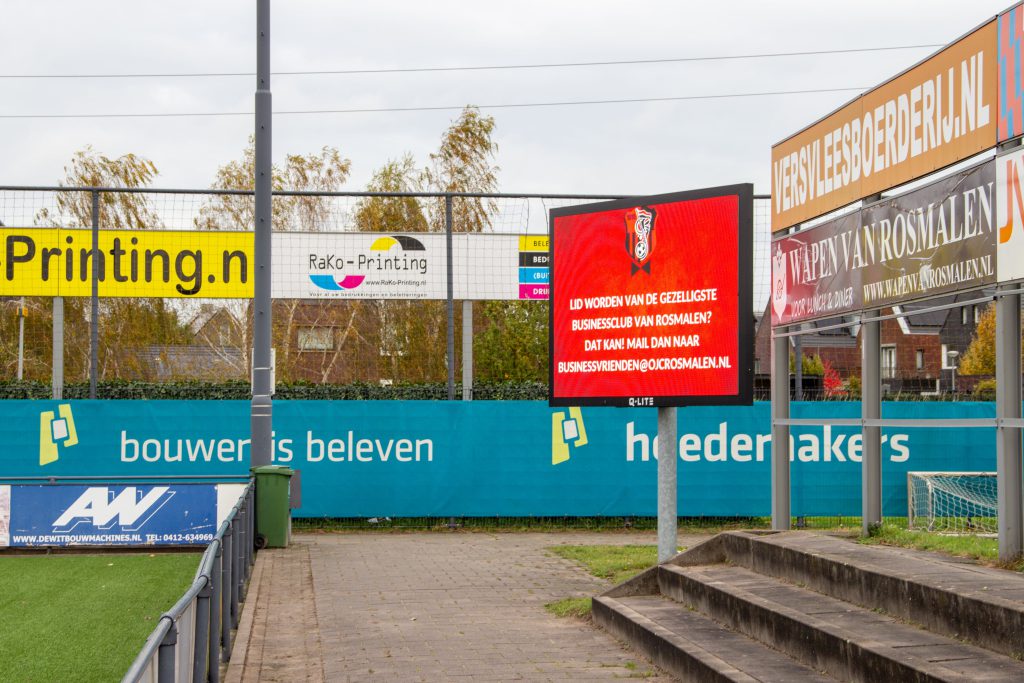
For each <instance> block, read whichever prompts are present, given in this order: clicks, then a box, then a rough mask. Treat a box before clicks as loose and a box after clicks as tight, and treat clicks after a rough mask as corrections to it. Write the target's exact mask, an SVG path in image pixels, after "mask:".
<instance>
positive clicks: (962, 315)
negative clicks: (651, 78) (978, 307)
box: [960, 306, 969, 325]
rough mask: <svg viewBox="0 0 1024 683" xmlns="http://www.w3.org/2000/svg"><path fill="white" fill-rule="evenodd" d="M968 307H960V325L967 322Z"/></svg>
mask: <svg viewBox="0 0 1024 683" xmlns="http://www.w3.org/2000/svg"><path fill="white" fill-rule="evenodd" d="M968 308H969V307H968V306H964V307H963V308H961V309H960V324H961V325H966V324H967V309H968Z"/></svg>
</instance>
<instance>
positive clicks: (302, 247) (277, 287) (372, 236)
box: [272, 232, 547, 300]
mask: <svg viewBox="0 0 1024 683" xmlns="http://www.w3.org/2000/svg"><path fill="white" fill-rule="evenodd" d="M273 239H274V242H273V250H274V252H273V253H274V256H273V259H274V260H273V268H274V278H273V291H272V296H273V297H274V298H278V299H435V300H442V299H446V298H447V297H448V272H447V267H448V260H447V244H446V238H445V235H443V234H437V233H429V234H425V233H416V234H380V233H294V232H287V233H275V234H274V236H273ZM527 239H529V240H533V241H536V240H538V239H542V240H543V241H544V246H545V248H546V241H547V237H546V236H533V237H530V238H526V237H525V236H520V235H492V234H485V235H479V234H457V235H453V236H452V264H453V270H452V284H453V291H454V298H455V299H459V300H466V299H469V300H485V299H506V300H509V299H510V300H516V299H520V298H547V265H546V264H547V261H546V259H543V260H539V261H537V262H538V263H542V264H543V267H530V268H524V267H523V265H524V264H526V265H533V264H532V263H530V264H527V263H526V260H525V259H526V257H525V256H524V253H525V252H524V251H523V250H524V249H525V248H526V247H525V246H524V245H525V244H526V243H527V242H526V240H527ZM531 248H532V249H533V250H534V251H536V249H537V247H536V246H535V245H531ZM534 260H537V259H536V258H535V259H534ZM527 282H528V283H529V284H530V285H531V286H530V287H529V288H527V287H524V286H523V285H524V284H526V283H527ZM542 290H543V296H541V293H542Z"/></svg>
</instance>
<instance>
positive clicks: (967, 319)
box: [0, 188, 992, 400]
mask: <svg viewBox="0 0 1024 683" xmlns="http://www.w3.org/2000/svg"><path fill="white" fill-rule="evenodd" d="M610 198H611V197H593V196H576V197H571V196H566V197H557V196H550V195H476V196H474V195H449V196H447V198H446V195H443V194H429V193H316V192H279V193H276V194H275V196H274V202H273V212H274V237H275V260H274V264H273V269H274V273H273V278H274V281H275V289H278V290H280V291H277V292H276V293H275V298H274V340H273V346H274V350H275V362H276V380H277V383H278V386H279V387H289V388H294V387H304V388H302V389H300V390H298V391H297V392H296V391H293V392H292V393H293V394H294V395H296V396H313V395H316V392H315V391H313V390H312V389H309V387H325V386H339V385H364V386H367V387H408V386H410V385H416V386H419V387H421V391H420V393H418V394H417V396H418V397H419V396H433V397H437V398H445V397H447V396H448V395H449V393H450V391H451V389H452V387H453V385H457V386H456V388H457V389H458V391H457V393H458V395H460V396H461V395H463V393H465V395H467V396H468V395H470V393H473V394H474V395H477V396H478V397H481V396H480V393H481V392H482V394H483V395H485V396H489V397H495V396H502V395H504V394H507V393H508V392H507V391H505V392H504V393H503V392H502V391H501V390H496V389H494V388H493V387H494V386H496V385H505V384H509V383H513V384H521V385H522V386H523V389H522V391H514V392H512V394H511V396H513V397H516V398H543V396H544V390H545V387H544V385H545V383H546V381H547V364H548V342H547V337H548V334H547V325H548V310H547V303H546V300H545V299H544V298H543V297H541V298H539V299H525V298H519V295H518V294H517V293H516V289H515V286H514V285H515V284H517V283H516V282H512V283H511V285H512V288H511V289H510V283H509V278H510V277H511V278H512V279H513V280H515V277H516V274H517V272H518V270H517V267H516V266H517V265H519V266H524V267H527V268H528V269H529V266H535V265H537V264H541V263H543V264H546V259H544V260H533V261H528V260H521V261H520V262H519V263H518V264H516V263H515V262H512V263H510V262H509V254H508V251H509V249H510V248H511V247H509V246H508V245H509V242H508V241H507V240H509V239H515V238H518V237H520V236H528V237H529V236H533V237H540V238H543V237H544V236H546V235H547V231H548V210H549V209H551V208H554V207H560V206H566V205H573V204H582V203H588V202H591V201H595V200H599V199H610ZM769 201H770V199H769V198H767V197H758V198H757V199H756V200H755V206H754V298H753V301H754V310H752V311H750V315H752V316H753V317H754V318H755V320H756V321H757V324H756V329H757V334H756V339H755V398H757V399H759V400H768V391H769V383H770V380H769V376H768V352H769V346H770V336H771V335H770V323H769V322H768V321H769V320H770V312H769V310H768V300H769V281H770V278H771V272H770V250H771V235H770V229H769V225H770V211H769V209H770V206H769ZM94 207H95V208H96V209H98V211H97V220H95V221H94V215H93V214H94V211H93V209H94ZM449 209H450V214H451V215H450V224H449V222H448V221H449V218H448V213H449ZM0 222H2V223H3V224H4V226H6V227H4V228H3V229H2V230H3V236H4V243H3V247H2V253H0V262H2V265H0V283H2V288H3V289H2V291H4V292H5V293H6V294H8V296H4V297H2V298H0V373H2V378H3V379H5V380H17V379H19V378H20V379H23V380H24V382H27V383H28V384H22V385H19V386H17V387H14V388H6V389H4V390H0V393H3V392H4V391H6V393H7V395H10V396H28V395H32V396H35V395H38V394H40V393H46V394H48V393H49V389H48V387H49V386H50V385H51V382H52V378H53V376H54V362H55V361H56V362H57V363H58V374H60V372H59V371H60V367H59V364H60V363H61V362H62V363H63V373H62V374H63V382H64V383H65V384H66V385H67V392H68V396H69V397H70V396H78V395H91V394H92V392H93V391H96V392H98V393H97V394H96V395H98V396H100V397H102V396H111V397H115V396H125V395H126V394H125V392H126V391H129V392H130V391H135V392H136V393H138V392H142V393H144V394H148V395H153V396H160V395H167V394H166V391H167V386H169V385H174V384H179V383H182V382H189V383H195V382H201V383H208V384H210V383H212V384H217V385H218V388H208V389H206V390H205V393H206V394H208V395H209V396H210V397H224V396H232V397H233V396H234V395H235V394H236V393H239V392H242V395H243V396H244V388H243V387H241V386H239V385H241V384H243V383H244V384H247V383H248V380H249V367H250V363H251V360H250V358H251V347H252V340H251V334H252V333H251V329H252V325H251V298H248V297H247V296H246V295H245V292H246V291H247V290H246V289H245V287H244V285H245V284H246V283H244V282H242V281H241V280H242V278H243V275H242V266H243V261H244V259H246V258H249V256H248V255H247V253H246V252H245V247H244V244H245V243H246V240H248V241H249V243H251V229H252V225H253V223H254V217H253V197H252V194H251V193H250V192H245V191H213V190H168V191H156V190H117V189H90V188H6V189H0ZM449 225H450V232H451V235H452V237H453V240H450V241H449V244H446V243H445V242H446V240H447V237H448V234H449ZM94 227H95V228H96V232H97V238H98V239H97V245H96V246H97V247H98V251H99V252H100V256H99V257H98V258H97V259H96V266H97V267H95V268H94V267H93V265H92V261H93V256H92V248H93V228H94ZM420 234H422V235H423V236H424V237H423V239H421V240H417V241H418V242H421V243H423V245H425V247H424V248H425V249H426V251H428V252H429V251H430V250H431V249H434V248H440V249H442V250H445V249H450V250H451V253H452V259H451V264H452V272H451V274H450V277H444V275H446V274H443V273H442V274H441V275H442V276H441V277H440V278H439V279H438V277H432V278H429V277H425V276H424V274H423V273H421V272H419V271H421V270H423V269H424V268H425V267H426V266H425V265H424V263H423V261H422V260H421V259H417V258H416V254H413V253H412V252H407V251H404V249H405V247H403V246H402V245H401V244H399V245H397V246H396V247H395V249H396V250H399V251H403V255H404V256H405V257H406V258H405V259H404V261H403V263H404V265H406V266H408V267H407V268H406V271H407V272H408V273H409V276H410V277H409V279H408V282H411V283H412V284H411V285H409V286H408V287H406V288H405V293H404V294H402V295H401V296H402V297H403V298H388V297H382V296H366V297H361V298H357V297H348V296H346V297H344V298H335V297H334V294H336V293H337V292H329V291H324V292H321V291H319V290H317V291H316V292H313V293H312V294H311V293H309V292H308V291H307V292H306V293H303V292H299V294H300V295H299V296H290V295H289V294H295V293H296V292H295V291H293V290H295V288H294V287H293V288H292V289H291V290H289V289H288V288H287V287H283V286H282V287H280V288H278V287H277V283H284V282H304V283H306V284H307V285H308V284H309V276H310V275H311V274H312V270H313V269H314V267H315V266H324V267H323V268H322V269H321V272H322V273H326V274H328V275H329V274H330V273H332V272H334V273H335V274H337V273H343V272H344V268H343V267H342V268H339V267H338V266H339V265H341V264H339V263H337V262H335V261H334V260H332V257H335V258H336V257H337V256H338V254H334V253H332V252H331V248H332V246H333V245H335V244H336V240H337V238H338V237H339V236H362V237H366V236H373V237H376V236H393V235H420ZM119 236H123V239H120V240H119V239H118V237H119ZM470 236H472V237H470ZM140 237H142V238H143V239H142V240H141V241H140ZM147 237H148V238H149V241H147V239H145V238H147ZM464 238H466V239H464ZM503 239H504V240H505V241H501V240H503ZM488 240H491V241H488ZM293 244H294V245H298V246H294V247H293V246H290V245H293ZM405 246H406V247H407V246H409V245H405ZM289 250H291V251H303V258H301V259H296V258H285V257H288V256H289V255H291V256H294V254H291V252H290V251H289ZM312 254H317V255H318V257H319V258H320V259H321V261H320V262H319V263H314V264H311V263H309V262H308V261H307V260H305V259H306V257H307V256H309V257H311V255H312ZM370 255H372V254H369V253H367V254H364V256H370ZM376 255H377V256H381V254H376ZM388 256H389V255H387V254H385V255H384V256H382V258H387V257H388ZM519 256H523V254H519ZM512 258H513V259H514V258H515V254H513V256H512ZM332 268H333V271H332ZM533 270H535V271H536V272H535V273H533V274H532V275H533V276H534V277H537V278H541V279H540V280H538V282H541V283H546V280H545V279H544V278H546V272H544V271H546V268H545V267H541V268H537V269H533ZM524 272H525V271H524ZM93 273H96V274H97V278H98V282H96V283H95V286H96V290H97V291H96V296H95V298H94V297H93V291H92V290H93V286H94V283H93V282H92V274H93ZM433 275H435V276H436V275H437V274H436V273H434V274H433ZM325 277H327V275H325ZM324 282H326V285H327V286H333V287H341V284H332V282H333V281H330V280H325V281H324ZM26 283H30V284H28V285H26ZM154 283H155V284H154ZM159 285H164V287H163V288H162V289H160V287H159ZM172 285H174V286H176V287H177V293H175V295H174V296H166V295H160V294H161V293H163V294H166V292H167V291H168V288H169V287H171V286H172ZM249 286H250V288H251V283H249ZM364 286H365V285H364ZM232 288H234V289H232ZM449 288H450V289H451V291H450V292H449V291H448V290H449ZM57 291H59V292H60V293H61V294H62V296H60V297H59V298H57V297H56V295H55V294H54V293H55V292H57ZM172 293H173V290H172ZM22 294H24V295H25V296H21V295H22ZM971 298H972V297H971V295H970V294H964V295H958V297H957V298H955V299H954V298H951V300H953V301H954V303H955V301H956V300H959V299H962V300H963V301H964V302H969V301H970V299H971ZM55 307H56V308H57V311H56V316H55ZM986 310H987V309H986V306H985V305H984V304H978V303H965V304H964V305H963V306H958V307H954V308H949V309H946V310H943V311H939V312H936V311H926V312H923V313H920V314H914V309H913V307H912V306H905V307H903V312H904V313H905V314H907V315H905V317H903V318H900V319H893V320H891V321H887V322H886V323H885V325H883V329H882V345H883V348H882V356H883V357H882V361H883V374H884V376H885V378H884V381H883V391H884V393H885V394H886V396H887V397H889V398H892V399H897V400H949V399H953V398H958V397H965V396H970V397H977V398H983V399H986V398H990V397H989V395H988V394H990V393H992V392H991V391H990V389H991V387H990V384H991V382H986V381H985V380H986V379H988V378H987V377H985V376H984V375H980V376H979V375H964V374H962V373H960V374H958V372H957V370H958V363H959V360H958V359H959V358H960V357H962V356H963V354H965V353H966V351H967V349H968V347H969V346H970V344H971V342H972V340H973V339H974V338H975V336H977V331H978V327H979V325H980V324H981V323H982V320H983V319H984V317H985V315H986ZM55 318H56V319H57V320H55ZM55 322H56V323H57V324H56V326H55ZM762 322H763V323H764V324H762ZM837 322H849V321H843V320H824V321H819V322H815V323H807V324H806V327H808V328H812V329H811V331H810V332H809V333H807V334H804V335H801V336H800V337H794V338H793V343H794V353H793V357H794V359H795V358H796V356H798V355H799V356H800V357H802V358H803V362H802V363H801V366H800V368H799V370H800V372H797V367H796V363H795V360H794V363H793V367H792V369H793V375H794V377H793V378H792V379H791V382H792V395H793V397H794V398H802V399H804V400H856V399H858V398H859V377H860V350H859V345H858V333H859V330H858V327H857V325H855V324H849V325H846V326H842V327H836V326H835V325H836V323H837ZM55 330H56V332H57V334H58V335H62V337H63V342H64V343H63V358H62V359H60V358H57V357H56V355H55V346H54V344H53V339H54V332H55ZM470 354H472V355H471V359H472V363H471V373H470V374H469V375H464V374H463V368H464V365H466V362H465V361H466V360H468V358H467V357H469V356H470ZM798 374H799V375H800V377H799V381H798V378H797V377H796V375H798ZM125 382H129V383H133V386H135V387H136V388H135V389H126V388H125V387H124V386H121V385H122V384H123V383H125ZM93 383H95V387H96V388H95V390H94V389H93V387H92V384H93ZM112 383H116V384H118V385H119V386H112ZM140 383H156V384H158V385H162V388H155V389H154V388H150V389H140V388H138V387H141V386H142V384H140ZM232 383H234V384H232ZM463 384H465V385H466V387H467V388H468V387H469V386H470V385H472V386H473V387H475V391H474V392H470V391H468V389H467V391H466V392H463V391H462V385H463ZM84 385H89V387H88V389H86V388H84ZM87 391H88V392H89V393H88V394H86V392H87ZM321 391H322V390H321ZM367 391H370V390H364V391H363V394H366V392H367ZM405 391H407V390H405ZM424 392H425V393H424ZM203 393H204V391H202V390H200V388H199V387H192V390H191V393H188V392H186V394H185V395H187V396H188V397H190V398H201V397H203ZM363 394H359V395H363ZM534 394H537V395H536V396H534ZM128 395H135V394H131V393H129V394H128ZM170 395H173V396H179V395H181V394H180V393H175V392H173V391H172V392H171V394H170ZM287 395H289V393H288V391H287V390H286V391H283V392H282V394H281V397H282V398H283V397H285V396H287ZM393 395H394V396H396V397H402V396H405V394H404V393H402V392H399V393H394V394H393Z"/></svg>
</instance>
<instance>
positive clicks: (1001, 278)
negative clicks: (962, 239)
mask: <svg viewBox="0 0 1024 683" xmlns="http://www.w3.org/2000/svg"><path fill="white" fill-rule="evenodd" d="M995 203H996V280H997V281H998V282H1009V281H1011V280H1020V279H1022V278H1024V149H1022V150H1017V151H1015V152H1013V153H1011V154H1007V155H1005V156H1001V157H999V158H998V159H996V192H995Z"/></svg>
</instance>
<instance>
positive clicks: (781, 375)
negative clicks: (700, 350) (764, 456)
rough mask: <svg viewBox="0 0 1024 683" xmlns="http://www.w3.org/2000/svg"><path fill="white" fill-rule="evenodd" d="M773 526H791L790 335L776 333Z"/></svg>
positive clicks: (773, 412)
mask: <svg viewBox="0 0 1024 683" xmlns="http://www.w3.org/2000/svg"><path fill="white" fill-rule="evenodd" d="M771 344H772V345H771V349H772V350H771V356H772V390H771V394H772V529H774V530H776V531H786V530H788V529H789V528H790V524H791V519H790V514H789V495H790V489H789V424H788V423H787V422H785V421H786V420H788V419H789V338H788V337H783V336H775V334H774V333H773V334H772V342H771Z"/></svg>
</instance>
